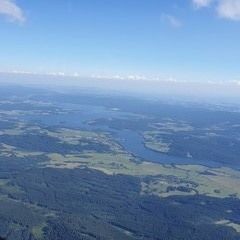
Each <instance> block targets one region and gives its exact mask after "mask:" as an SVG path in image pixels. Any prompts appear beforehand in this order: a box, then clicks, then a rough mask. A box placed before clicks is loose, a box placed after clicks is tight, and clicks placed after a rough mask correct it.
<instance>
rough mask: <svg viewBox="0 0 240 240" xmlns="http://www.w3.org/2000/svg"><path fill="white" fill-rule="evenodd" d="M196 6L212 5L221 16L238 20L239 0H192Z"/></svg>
mask: <svg viewBox="0 0 240 240" xmlns="http://www.w3.org/2000/svg"><path fill="white" fill-rule="evenodd" d="M192 2H193V4H194V6H195V7H196V8H204V7H212V8H214V9H215V10H216V12H217V14H218V16H219V17H221V18H225V19H229V20H235V21H240V0H192Z"/></svg>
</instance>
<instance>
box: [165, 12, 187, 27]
mask: <svg viewBox="0 0 240 240" xmlns="http://www.w3.org/2000/svg"><path fill="white" fill-rule="evenodd" d="M162 20H163V21H166V22H168V23H169V24H170V25H171V26H172V27H175V28H178V27H181V26H182V22H181V21H180V20H179V19H177V18H176V17H175V16H173V15H169V14H165V13H163V14H162Z"/></svg>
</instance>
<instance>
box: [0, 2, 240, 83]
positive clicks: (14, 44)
mask: <svg viewBox="0 0 240 240" xmlns="http://www.w3.org/2000/svg"><path fill="white" fill-rule="evenodd" d="M0 72H14V73H19V74H20V73H35V74H40V73H41V74H42V73H44V74H55V75H72V76H92V77H96V78H108V77H109V78H117V79H121V78H128V79H134V80H136V79H148V78H149V79H151V78H152V79H159V80H170V81H198V82H211V81H219V82H222V81H229V82H233V81H234V82H236V83H237V84H238V85H239V83H240V0H170V1H169V0H124V1H122V0H118V1H117V0H51V1H49V0H41V1H29V0H0Z"/></svg>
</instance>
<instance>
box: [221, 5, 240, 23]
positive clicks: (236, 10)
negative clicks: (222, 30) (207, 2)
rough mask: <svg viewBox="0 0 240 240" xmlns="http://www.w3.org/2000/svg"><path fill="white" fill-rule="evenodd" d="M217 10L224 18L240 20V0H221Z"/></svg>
mask: <svg viewBox="0 0 240 240" xmlns="http://www.w3.org/2000/svg"><path fill="white" fill-rule="evenodd" d="M217 12H218V15H219V16H220V17H222V18H227V19H230V20H236V21H240V0H221V1H219V4H218V6H217Z"/></svg>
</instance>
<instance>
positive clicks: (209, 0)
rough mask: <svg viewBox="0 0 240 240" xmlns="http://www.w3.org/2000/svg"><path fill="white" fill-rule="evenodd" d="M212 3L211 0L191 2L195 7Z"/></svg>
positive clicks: (194, 0)
mask: <svg viewBox="0 0 240 240" xmlns="http://www.w3.org/2000/svg"><path fill="white" fill-rule="evenodd" d="M211 3H212V0H193V4H194V5H195V6H196V7H197V8H202V7H208V6H209V5H210V4H211Z"/></svg>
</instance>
